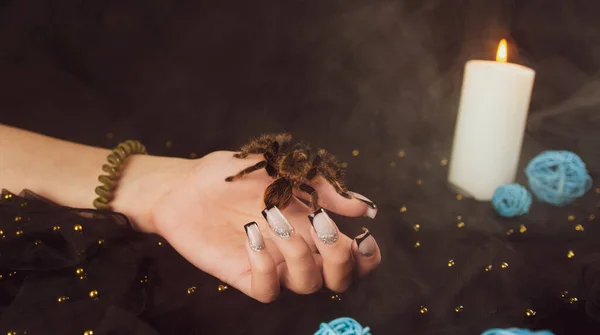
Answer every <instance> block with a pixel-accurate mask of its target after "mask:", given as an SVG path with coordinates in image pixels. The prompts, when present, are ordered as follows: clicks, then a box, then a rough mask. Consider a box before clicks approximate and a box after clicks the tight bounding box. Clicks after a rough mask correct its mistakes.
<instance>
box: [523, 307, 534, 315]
mask: <svg viewBox="0 0 600 335" xmlns="http://www.w3.org/2000/svg"><path fill="white" fill-rule="evenodd" d="M525 315H527V316H534V315H535V311H534V310H533V309H529V308H527V309H526V310H525Z"/></svg>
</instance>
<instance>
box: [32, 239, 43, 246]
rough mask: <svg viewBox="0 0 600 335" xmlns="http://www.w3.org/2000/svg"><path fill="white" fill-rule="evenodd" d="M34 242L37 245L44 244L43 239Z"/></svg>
mask: <svg viewBox="0 0 600 335" xmlns="http://www.w3.org/2000/svg"><path fill="white" fill-rule="evenodd" d="M33 244H35V245H40V244H42V241H40V240H35V242H33Z"/></svg>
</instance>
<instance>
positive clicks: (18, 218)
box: [15, 216, 23, 222]
mask: <svg viewBox="0 0 600 335" xmlns="http://www.w3.org/2000/svg"><path fill="white" fill-rule="evenodd" d="M21 221H23V218H22V217H20V216H15V222H21Z"/></svg>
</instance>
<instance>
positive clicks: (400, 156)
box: [398, 150, 600, 193]
mask: <svg viewBox="0 0 600 335" xmlns="http://www.w3.org/2000/svg"><path fill="white" fill-rule="evenodd" d="M404 156H406V153H405V152H404V150H400V151H398V157H399V158H404ZM598 193H600V192H598Z"/></svg>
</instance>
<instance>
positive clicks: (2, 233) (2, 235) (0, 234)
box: [0, 230, 4, 238]
mask: <svg viewBox="0 0 600 335" xmlns="http://www.w3.org/2000/svg"><path fill="white" fill-rule="evenodd" d="M0 237H2V238H4V231H2V230H0Z"/></svg>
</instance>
